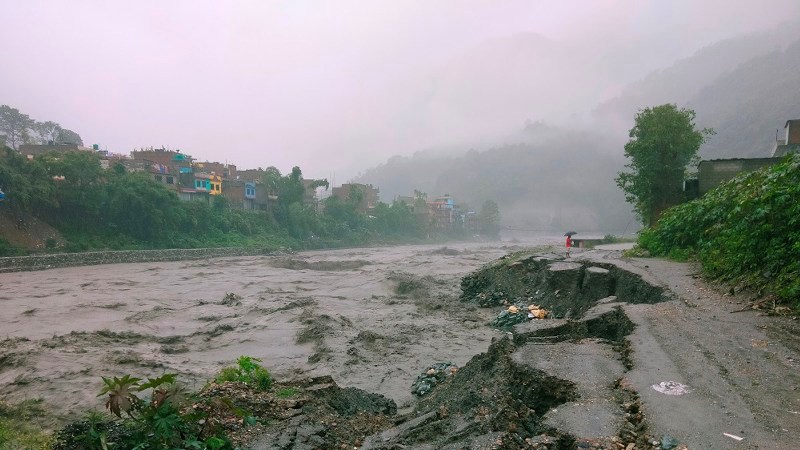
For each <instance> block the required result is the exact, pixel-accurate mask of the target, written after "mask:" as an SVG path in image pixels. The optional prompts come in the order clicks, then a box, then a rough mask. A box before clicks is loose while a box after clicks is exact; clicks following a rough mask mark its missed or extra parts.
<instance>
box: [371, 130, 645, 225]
mask: <svg viewBox="0 0 800 450" xmlns="http://www.w3.org/2000/svg"><path fill="white" fill-rule="evenodd" d="M549 134H554V133H553V132H552V130H550V133H549ZM557 136H558V137H557V138H549V139H545V140H542V141H539V142H536V141H528V142H525V141H521V142H519V143H516V144H505V145H502V146H498V147H495V148H491V149H488V150H484V151H477V150H471V151H469V152H467V153H466V154H464V155H463V156H460V157H456V156H446V157H444V156H443V157H437V156H435V155H434V154H431V153H419V154H416V155H414V156H412V157H394V158H392V159H390V160H389V161H388V162H387V163H386V164H383V165H381V166H378V167H376V168H374V169H370V170H368V171H367V172H366V173H364V174H363V175H362V176H361V177H359V178H358V181H359V182H364V183H373V184H377V185H379V186H380V188H381V198H382V199H383V200H384V201H392V199H393V198H394V197H395V196H396V195H410V194H411V192H413V190H414V189H418V190H421V191H424V192H427V193H429V194H432V195H441V194H445V193H449V194H452V195H453V196H454V197H456V199H457V201H459V202H465V203H467V204H468V205H471V206H473V207H477V206H479V205H480V204H481V203H482V202H483V201H484V200H486V199H493V200H495V201H496V202H497V203H498V205H499V206H500V210H501V213H502V217H503V223H504V225H505V226H506V227H509V228H511V229H516V230H520V231H538V232H558V231H560V230H563V229H564V228H577V229H579V230H586V231H604V232H605V231H607V232H617V233H621V232H622V231H623V230H624V229H625V228H626V226H628V225H629V223H630V221H631V218H632V216H631V214H630V212H629V211H630V208H629V207H628V205H627V204H626V203H625V202H624V198H623V195H622V192H621V191H619V189H618V188H617V187H616V185H615V184H614V177H615V176H616V172H617V171H618V170H619V169H620V168H621V167H622V165H623V164H624V161H623V159H622V155H621V152H619V153H618V154H617V155H616V156H614V153H615V152H614V149H615V148H616V147H617V144H615V143H614V142H613V141H611V140H609V139H608V138H605V137H603V136H601V135H597V134H593V133H575V134H567V133H565V132H563V131H562V132H560V133H559V134H558V135H557ZM609 155H610V156H609Z"/></svg>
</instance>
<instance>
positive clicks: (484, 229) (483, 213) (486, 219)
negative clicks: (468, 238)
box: [478, 200, 500, 238]
mask: <svg viewBox="0 0 800 450" xmlns="http://www.w3.org/2000/svg"><path fill="white" fill-rule="evenodd" d="M478 217H479V219H480V222H481V233H482V234H484V235H485V236H488V237H491V238H497V237H499V236H500V208H499V207H498V206H497V202H495V201H494V200H486V201H485V202H483V205H481V210H480V212H479V213H478Z"/></svg>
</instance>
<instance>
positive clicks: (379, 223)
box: [0, 147, 499, 251]
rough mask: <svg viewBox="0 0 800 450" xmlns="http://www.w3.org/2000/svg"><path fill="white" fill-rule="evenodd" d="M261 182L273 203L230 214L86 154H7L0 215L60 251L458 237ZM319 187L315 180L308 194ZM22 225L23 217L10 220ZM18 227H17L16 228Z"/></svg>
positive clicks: (401, 208) (282, 179)
mask: <svg viewBox="0 0 800 450" xmlns="http://www.w3.org/2000/svg"><path fill="white" fill-rule="evenodd" d="M265 172H266V173H265V175H264V177H263V178H264V179H263V180H261V181H262V182H263V183H268V189H269V190H270V191H271V192H274V193H275V194H276V196H277V200H275V201H274V203H273V204H272V206H271V208H269V210H257V211H248V210H242V209H237V208H231V206H230V204H229V201H228V200H227V199H226V198H225V197H224V196H211V197H210V198H209V201H188V202H187V201H181V200H180V199H179V198H178V196H177V195H175V192H174V191H172V190H170V189H168V188H167V187H166V186H165V185H163V184H161V183H158V182H156V181H154V180H153V179H152V175H150V174H149V173H143V172H130V171H128V170H126V168H125V167H124V166H123V165H122V164H117V165H114V166H113V167H111V168H109V169H104V168H102V166H101V162H100V157H99V156H98V155H97V154H95V153H92V152H86V151H71V152H64V153H58V154H56V153H50V154H45V155H41V156H37V157H35V158H33V159H31V160H29V159H28V158H26V157H24V156H22V155H21V154H19V153H18V152H16V151H15V150H13V149H12V148H10V147H5V148H3V149H2V151H0V190H3V191H4V192H5V193H6V200H5V202H3V203H2V204H0V207H1V208H4V209H6V210H7V211H9V212H12V213H25V214H30V215H33V216H35V217H37V218H39V219H41V220H43V221H45V222H46V223H49V224H51V225H53V226H54V227H56V228H57V229H58V230H59V231H60V232H61V233H62V235H63V236H64V238H65V239H66V241H67V244H66V246H65V248H64V249H63V250H66V251H83V250H90V249H136V248H193V247H217V246H261V247H279V246H284V247H292V248H311V247H313V248H326V247H336V246H346V245H364V244H368V243H378V242H413V241H423V240H427V239H430V238H459V237H465V236H466V235H467V232H466V231H465V230H463V229H458V228H457V229H454V230H452V231H447V232H443V231H439V230H437V229H435V227H433V226H432V225H433V224H432V223H430V222H429V221H428V220H427V218H426V217H427V216H421V215H420V214H415V213H414V210H413V205H406V204H405V203H402V202H395V203H393V204H386V203H378V204H377V206H376V207H375V208H373V209H371V210H370V212H369V215H367V214H366V213H365V212H364V211H362V210H360V209H359V202H360V198H359V197H358V192H357V191H354V192H351V195H350V196H349V197H348V198H346V199H339V198H336V197H333V196H331V197H329V198H328V199H326V200H324V202H323V208H321V209H322V212H319V211H318V208H316V207H315V205H309V204H306V203H304V201H303V197H304V194H305V189H306V187H305V186H304V183H303V176H302V171H301V170H300V168H299V167H294V168H293V169H292V171H291V173H288V174H286V175H282V174H281V173H280V171H279V170H277V169H275V168H270V169H268V170H267V171H265ZM325 184H327V183H326V182H325V181H324V180H321V181H318V182H315V183H314V187H316V186H319V185H325ZM489 213H491V214H490V215H489V216H487V220H488V221H489V222H488V226H487V227H486V230H487V233H489V234H494V235H496V232H497V231H498V229H499V211H497V209H496V205H495V208H494V209H491V208H490V210H488V212H487V214H489ZM20 217H24V214H20ZM22 226H24V225H22Z"/></svg>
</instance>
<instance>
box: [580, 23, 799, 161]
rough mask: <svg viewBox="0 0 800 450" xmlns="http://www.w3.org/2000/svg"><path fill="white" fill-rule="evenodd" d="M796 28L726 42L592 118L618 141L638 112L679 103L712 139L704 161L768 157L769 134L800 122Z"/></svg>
mask: <svg viewBox="0 0 800 450" xmlns="http://www.w3.org/2000/svg"><path fill="white" fill-rule="evenodd" d="M798 67H800V24H798V23H794V24H785V25H782V26H780V27H778V28H777V29H775V30H773V31H770V32H764V33H759V34H752V35H747V36H740V37H736V38H733V39H727V40H724V41H721V42H718V43H716V44H714V45H711V46H709V47H707V48H705V49H702V50H700V51H698V52H697V53H696V54H694V55H692V56H691V57H689V58H686V59H683V60H681V61H678V62H676V63H675V64H673V65H672V66H670V67H669V68H666V69H664V70H661V71H657V72H654V73H652V74H650V75H648V76H647V77H645V78H644V79H643V80H641V81H639V82H637V83H633V84H631V85H630V86H629V87H627V88H626V89H624V90H623V92H622V94H620V95H619V96H617V97H615V98H613V99H611V100H608V101H606V102H603V103H602V104H600V105H599V106H598V107H597V108H595V110H594V111H593V114H592V116H593V118H594V120H595V121H596V122H597V124H598V125H600V126H602V127H603V129H606V130H612V131H613V132H614V133H616V134H617V135H620V136H622V135H623V133H625V132H626V131H627V130H628V129H629V128H630V127H631V125H632V123H633V116H634V114H635V113H636V111H637V110H639V109H641V108H643V107H647V106H654V105H659V104H663V103H677V104H678V105H679V106H686V107H689V108H692V109H694V110H695V111H696V112H697V123H698V125H699V126H701V127H711V128H714V129H715V130H716V131H717V135H716V136H714V137H713V138H712V139H710V140H709V141H708V143H706V144H705V145H704V146H703V147H702V148H701V149H700V154H701V156H702V157H703V158H708V159H712V158H726V157H752V156H768V152H769V150H770V149H771V148H772V145H773V144H774V142H775V129H776V128H780V129H781V131H783V125H784V124H785V123H786V120H787V119H794V118H799V117H800V77H798V73H800V71H799V70H798Z"/></svg>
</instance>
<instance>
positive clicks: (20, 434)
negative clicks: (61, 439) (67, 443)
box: [0, 400, 53, 450]
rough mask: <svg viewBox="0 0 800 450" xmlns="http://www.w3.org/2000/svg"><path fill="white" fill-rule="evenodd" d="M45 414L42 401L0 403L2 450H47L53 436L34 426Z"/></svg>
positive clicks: (0, 441)
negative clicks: (36, 420) (13, 403)
mask: <svg viewBox="0 0 800 450" xmlns="http://www.w3.org/2000/svg"><path fill="white" fill-rule="evenodd" d="M44 414H45V409H44V406H43V405H42V402H41V400H26V401H24V402H22V403H18V404H15V405H12V404H8V403H5V402H2V401H0V450H45V449H49V448H50V446H51V443H52V440H53V439H52V436H50V434H48V433H46V432H45V431H44V430H43V429H42V428H41V427H37V426H36V425H34V424H33V422H35V419H37V418H39V417H43V416H44Z"/></svg>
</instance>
